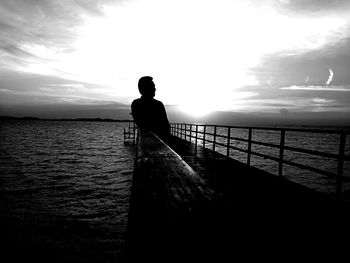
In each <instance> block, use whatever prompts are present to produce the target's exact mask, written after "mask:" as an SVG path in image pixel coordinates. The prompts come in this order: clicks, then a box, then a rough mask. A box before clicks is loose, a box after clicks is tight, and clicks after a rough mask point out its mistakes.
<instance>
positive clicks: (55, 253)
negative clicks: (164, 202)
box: [0, 121, 134, 262]
mask: <svg viewBox="0 0 350 263" xmlns="http://www.w3.org/2000/svg"><path fill="white" fill-rule="evenodd" d="M124 125H125V123H124V124H123V123H117V122H83V121H3V122H1V123H0V197H1V198H0V205H1V206H0V207H1V210H0V220H1V221H0V223H1V226H0V227H1V230H2V231H1V232H2V233H1V235H2V238H4V233H6V234H5V236H6V237H5V238H6V239H7V240H5V242H7V243H8V245H9V246H12V247H16V252H17V253H32V254H39V255H40V253H47V254H49V255H51V256H52V257H53V258H52V262H56V261H57V262H118V261H119V260H120V258H121V253H122V250H123V246H124V242H125V232H126V226H127V216H128V209H129V198H130V187H131V180H132V172H133V162H134V147H133V146H131V145H125V144H124V142H123V134H122V132H123V126H124ZM38 249H40V250H42V251H36V250H38Z"/></svg>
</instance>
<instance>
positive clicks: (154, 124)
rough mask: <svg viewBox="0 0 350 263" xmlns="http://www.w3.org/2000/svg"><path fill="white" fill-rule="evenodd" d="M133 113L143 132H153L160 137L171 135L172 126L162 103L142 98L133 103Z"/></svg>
mask: <svg viewBox="0 0 350 263" xmlns="http://www.w3.org/2000/svg"><path fill="white" fill-rule="evenodd" d="M131 112H132V116H133V118H134V120H135V122H136V124H137V126H138V127H139V128H140V129H141V130H151V131H153V132H154V133H155V134H157V135H158V136H160V137H167V136H169V135H170V124H169V121H168V117H167V114H166V111H165V107H164V105H163V103H162V102H160V101H158V100H156V99H153V98H144V97H141V98H139V99H136V100H134V101H133V102H132V104H131Z"/></svg>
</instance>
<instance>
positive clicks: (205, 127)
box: [203, 125, 207, 149]
mask: <svg viewBox="0 0 350 263" xmlns="http://www.w3.org/2000/svg"><path fill="white" fill-rule="evenodd" d="M206 129H207V125H203V148H204V149H205V132H206Z"/></svg>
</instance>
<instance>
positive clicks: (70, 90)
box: [0, 0, 350, 116]
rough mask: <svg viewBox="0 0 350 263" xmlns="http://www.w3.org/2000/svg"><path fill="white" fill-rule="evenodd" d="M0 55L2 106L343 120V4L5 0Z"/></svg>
mask: <svg viewBox="0 0 350 263" xmlns="http://www.w3.org/2000/svg"><path fill="white" fill-rule="evenodd" d="M0 57H1V59H0V80H1V81H0V108H1V107H3V108H4V107H12V108H14V107H23V106H28V107H29V106H31V105H36V106H40V107H41V109H43V110H44V109H45V106H50V107H52V105H68V106H76V105H84V107H87V108H88V107H89V106H91V107H95V106H96V105H111V104H115V103H118V105H120V104H119V103H122V104H126V105H129V104H130V103H131V101H132V100H133V99H134V98H136V97H138V96H139V94H138V90H137V81H138V79H139V78H140V77H141V76H144V75H151V76H153V77H154V81H155V83H156V88H157V98H158V99H160V100H162V101H163V102H164V104H166V105H172V106H174V105H175V106H176V107H177V108H178V109H179V110H181V111H183V112H186V113H188V114H191V115H193V116H200V115H204V114H207V113H210V112H211V111H218V110H219V111H235V112H247V111H249V112H280V111H281V109H283V110H282V111H281V112H343V113H344V112H345V113H346V112H348V113H349V112H350V1H349V0H334V1H331V0H259V1H256V0H215V1H214V0H210V1H208V0H173V1H171V0H114V1H113V0H1V2H0ZM68 106H67V107H68Z"/></svg>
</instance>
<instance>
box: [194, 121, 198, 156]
mask: <svg viewBox="0 0 350 263" xmlns="http://www.w3.org/2000/svg"><path fill="white" fill-rule="evenodd" d="M197 140H198V125H197V124H196V139H195V148H194V155H197Z"/></svg>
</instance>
